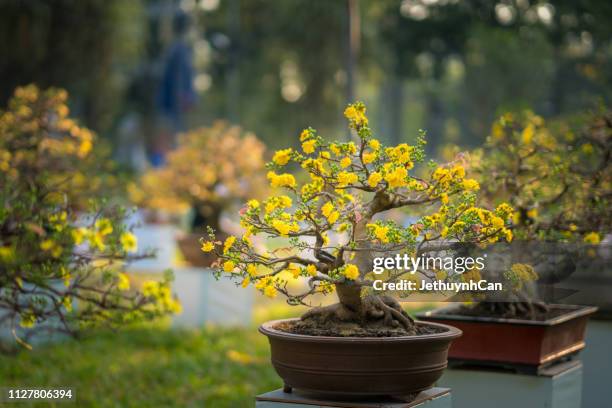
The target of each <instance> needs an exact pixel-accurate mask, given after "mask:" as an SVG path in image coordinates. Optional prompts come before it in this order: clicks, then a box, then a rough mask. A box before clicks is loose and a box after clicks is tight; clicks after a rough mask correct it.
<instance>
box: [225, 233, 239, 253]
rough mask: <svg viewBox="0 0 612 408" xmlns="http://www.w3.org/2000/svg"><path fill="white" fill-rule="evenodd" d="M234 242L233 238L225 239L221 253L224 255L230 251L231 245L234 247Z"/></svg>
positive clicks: (234, 238) (231, 236)
mask: <svg viewBox="0 0 612 408" xmlns="http://www.w3.org/2000/svg"><path fill="white" fill-rule="evenodd" d="M234 242H236V237H235V236H233V235H230V236H229V237H227V239H226V240H225V243H224V244H223V253H224V254H227V252H228V251H229V250H230V248H231V247H232V245H234Z"/></svg>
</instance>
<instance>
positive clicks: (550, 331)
mask: <svg viewBox="0 0 612 408" xmlns="http://www.w3.org/2000/svg"><path fill="white" fill-rule="evenodd" d="M549 306H550V307H551V308H555V309H561V310H562V311H564V313H563V314H561V315H560V316H557V317H554V318H552V319H549V320H544V321H536V320H520V319H502V318H495V317H485V316H466V315H461V314H459V313H456V312H454V311H456V310H457V309H456V307H454V306H449V307H445V308H441V309H436V310H432V311H430V312H426V313H422V314H419V315H418V317H419V318H420V319H422V320H427V321H432V322H436V323H442V324H452V325H453V326H455V327H457V328H459V329H460V330H461V331H462V332H463V336H462V337H461V338H460V339H458V340H457V341H455V342H453V345H452V346H451V348H450V351H449V354H448V357H449V360H451V361H453V362H454V361H457V362H462V363H475V364H478V363H484V364H487V365H500V366H517V367H520V366H533V367H539V366H545V365H548V364H550V363H552V362H554V361H557V360H560V359H563V358H565V357H567V356H569V355H571V354H574V353H577V352H578V351H580V350H582V349H583V348H584V346H585V343H584V336H585V330H586V324H587V321H588V319H589V316H590V315H591V314H593V313H595V311H596V310H597V308H595V307H589V306H572V305H549ZM525 368H528V367H525Z"/></svg>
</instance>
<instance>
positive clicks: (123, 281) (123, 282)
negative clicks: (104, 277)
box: [117, 272, 130, 290]
mask: <svg viewBox="0 0 612 408" xmlns="http://www.w3.org/2000/svg"><path fill="white" fill-rule="evenodd" d="M117 289H119V290H128V289H130V279H129V278H128V277H127V275H126V274H125V273H123V272H120V273H119V274H118V275H117Z"/></svg>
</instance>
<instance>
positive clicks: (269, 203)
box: [264, 195, 293, 214]
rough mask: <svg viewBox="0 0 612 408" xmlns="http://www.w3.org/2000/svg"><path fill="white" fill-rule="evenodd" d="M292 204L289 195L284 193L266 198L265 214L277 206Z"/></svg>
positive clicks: (287, 206)
mask: <svg viewBox="0 0 612 408" xmlns="http://www.w3.org/2000/svg"><path fill="white" fill-rule="evenodd" d="M292 204H293V202H292V200H291V197H288V196H286V195H281V196H273V197H270V198H268V199H267V200H266V201H265V206H264V208H265V211H266V214H270V213H271V212H273V211H274V210H276V209H277V208H289V207H291V205H292Z"/></svg>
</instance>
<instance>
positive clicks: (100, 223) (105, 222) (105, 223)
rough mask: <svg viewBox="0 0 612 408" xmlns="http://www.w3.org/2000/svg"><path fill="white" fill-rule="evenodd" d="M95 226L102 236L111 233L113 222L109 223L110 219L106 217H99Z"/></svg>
mask: <svg viewBox="0 0 612 408" xmlns="http://www.w3.org/2000/svg"><path fill="white" fill-rule="evenodd" d="M95 227H96V229H97V230H98V232H99V233H100V234H101V235H102V236H105V235H109V234H112V232H113V224H111V221H110V220H109V219H108V218H101V219H99V220H97V221H96V223H95Z"/></svg>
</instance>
